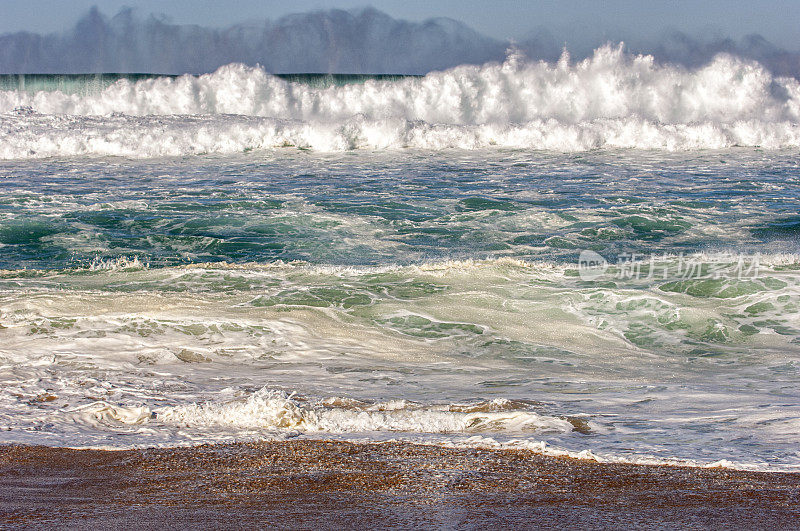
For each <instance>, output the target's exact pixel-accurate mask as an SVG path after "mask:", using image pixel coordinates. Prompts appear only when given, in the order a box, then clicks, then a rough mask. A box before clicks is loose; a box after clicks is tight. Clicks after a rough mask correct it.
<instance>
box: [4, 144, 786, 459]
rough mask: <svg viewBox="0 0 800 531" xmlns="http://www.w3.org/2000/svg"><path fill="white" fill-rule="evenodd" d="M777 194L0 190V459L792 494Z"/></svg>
mask: <svg viewBox="0 0 800 531" xmlns="http://www.w3.org/2000/svg"><path fill="white" fill-rule="evenodd" d="M798 185H800V168H798V162H797V158H796V156H795V155H794V154H793V153H782V152H773V153H770V154H769V155H768V156H767V155H765V154H763V153H761V152H758V151H754V150H728V151H720V152H699V153H693V154H685V153H684V154H679V155H669V154H665V153H650V152H636V153H633V152H595V153H582V154H552V153H549V154H547V153H537V152H521V151H502V150H495V151H470V152H465V151H446V152H437V153H431V152H413V151H406V152H402V153H390V152H389V153H387V152H383V153H369V152H346V153H341V154H315V153H307V152H301V151H291V152H289V151H287V152H282V153H275V154H269V155H265V154H256V153H248V154H240V155H236V156H230V157H216V156H205V157H192V158H169V159H149V160H143V161H131V160H122V159H89V160H87V159H70V158H66V159H49V160H44V161H35V162H34V161H13V162H0V268H2V272H0V337H2V342H0V376H1V377H2V379H3V382H4V391H3V393H2V395H0V427H3V428H4V429H3V431H0V433H2V434H3V435H2V438H3V440H5V441H19V442H42V443H46V444H70V445H88V446H97V445H101V446H112V447H124V446H129V445H151V444H167V445H168V444H183V443H186V442H189V441H194V442H196V441H219V440H232V439H242V438H253V437H256V438H258V437H285V436H296V435H298V434H299V435H301V436H325V437H329V436H333V437H355V438H364V437H366V438H373V439H378V440H382V439H386V438H397V437H400V438H411V439H414V440H420V439H421V440H426V441H434V442H435V441H450V442H453V441H460V442H465V443H469V444H477V443H478V442H480V441H483V442H484V443H487V441H489V442H491V444H515V445H518V446H519V445H523V446H524V445H527V447H536V448H540V449H541V446H536V445H540V441H543V440H544V441H547V443H548V444H549V445H551V446H553V447H557V448H562V449H565V450H568V451H571V452H580V451H583V450H590V451H591V452H594V453H595V454H597V455H600V456H605V458H608V459H611V458H615V459H616V458H624V459H629V460H634V461H637V460H638V461H642V460H648V459H649V460H655V461H657V462H663V461H669V460H671V459H678V460H683V461H681V462H690V463H695V464H706V463H710V462H714V461H718V460H721V459H726V460H729V461H730V462H732V463H733V464H735V465H736V466H741V467H745V468H755V469H763V470H793V469H795V468H796V467H797V466H798V463H799V461H798V455H797V451H796V448H797V446H796V441H797V437H798V434H800V394H799V393H798V392H797V389H798V384H800V357H798V356H800V261H798V258H797V256H798V254H797V253H798V231H797V205H798V204H800V186H798ZM585 251H592V252H594V253H598V255H600V256H601V257H603V258H605V259H606V260H607V262H608V266H607V268H606V269H604V270H603V271H602V274H600V275H599V276H597V277H592V278H589V277H586V270H585V269H583V268H582V266H581V263H580V262H579V259H580V257H581V256H583V255H581V253H582V252H585ZM631 259H633V261H631ZM292 393H296V394H292ZM49 396H52V397H53V398H52V399H50V398H47V399H44V398H41V397H49ZM37 397H38V398H37ZM476 438H477V439H476Z"/></svg>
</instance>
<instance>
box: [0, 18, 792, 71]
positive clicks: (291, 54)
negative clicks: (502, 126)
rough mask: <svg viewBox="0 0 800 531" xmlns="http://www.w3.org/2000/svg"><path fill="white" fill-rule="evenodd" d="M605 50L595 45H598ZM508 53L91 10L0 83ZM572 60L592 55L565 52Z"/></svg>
mask: <svg viewBox="0 0 800 531" xmlns="http://www.w3.org/2000/svg"><path fill="white" fill-rule="evenodd" d="M563 44H564V43H563V41H562V42H559V40H558V39H557V37H555V36H553V35H551V34H550V33H549V32H547V31H546V30H543V31H540V32H539V33H537V34H535V35H533V36H532V37H530V38H528V39H524V40H522V41H520V42H517V43H515V46H516V47H517V48H519V49H520V50H521V51H523V52H524V53H526V54H527V55H528V56H529V57H530V58H533V59H545V60H555V59H557V58H558V56H559V55H560V53H561V49H562V47H563ZM600 44H603V43H599V42H598V43H596V45H600ZM509 45H510V43H509V42H505V41H500V40H497V39H493V38H490V37H487V36H485V35H482V34H480V33H478V32H477V31H475V30H473V29H472V28H470V27H468V26H466V25H465V24H463V23H461V22H458V21H456V20H452V19H447V18H436V19H429V20H426V21H423V22H410V21H406V20H397V19H394V18H392V17H391V16H389V15H387V14H385V13H383V12H381V11H378V10H377V9H374V8H364V9H359V10H351V11H344V10H338V9H333V10H328V11H313V12H309V13H299V14H294V15H287V16H285V17H282V18H280V19H278V20H275V21H271V20H266V21H263V22H250V23H242V24H236V25H233V26H229V27H226V28H207V27H202V26H196V25H176V24H172V23H170V22H169V21H168V20H166V19H164V18H161V17H158V16H154V15H150V16H148V17H144V18H142V17H139V16H137V14H136V12H135V11H134V10H132V9H130V8H125V9H122V10H121V11H119V12H118V13H117V14H116V15H114V16H113V17H110V18H109V17H107V16H105V15H104V14H103V13H101V12H100V10H99V9H98V8H97V7H94V8H92V9H91V10H90V11H89V12H88V13H86V15H84V16H83V17H82V18H81V19H80V20H79V21H78V23H77V24H76V25H75V27H74V28H73V29H72V30H70V31H67V32H65V33H62V34H48V35H39V34H35V33H29V32H19V33H9V34H5V35H0V73H42V74H50V73H54V74H59V73H93V72H120V73H123V72H138V73H162V74H183V73H192V74H199V73H206V72H212V71H214V70H216V69H217V68H219V67H220V66H222V65H225V64H229V63H237V62H238V63H245V64H249V65H255V64H260V65H261V66H263V67H264V68H265V69H266V70H267V71H269V72H274V73H299V72H304V73H305V72H318V73H352V74H382V73H389V74H424V73H427V72H430V71H432V70H441V69H446V68H450V67H453V66H456V65H459V64H482V63H485V62H488V61H497V60H502V59H503V58H504V56H505V51H506V49H507V48H508V47H509ZM629 49H630V51H632V52H642V53H651V54H653V55H654V56H655V57H656V58H657V59H659V60H662V61H669V62H673V63H678V64H683V65H686V66H698V65H700V64H703V63H705V62H707V61H709V60H710V59H711V58H712V57H713V56H714V55H716V54H717V53H720V52H726V53H731V54H734V55H739V56H742V57H745V58H751V59H755V60H758V61H759V62H761V63H762V64H764V65H765V66H767V67H768V68H770V69H771V70H772V71H773V72H774V73H776V74H778V75H791V76H797V75H798V73H800V54H799V53H796V52H789V51H786V50H783V49H780V48H778V47H776V46H774V45H773V44H771V43H769V42H768V41H767V40H766V39H764V38H763V37H761V36H759V35H752V36H749V37H746V38H745V39H742V40H741V41H734V40H732V39H725V38H718V39H713V40H702V39H696V38H692V37H690V36H688V35H685V34H683V33H678V32H674V33H670V34H668V35H666V36H665V37H663V38H661V39H660V40H658V41H656V42H642V43H634V44H630V43H629ZM571 52H572V55H573V57H574V58H576V59H580V58H583V57H586V56H588V55H590V54H591V48H587V47H586V46H584V47H583V48H579V49H577V50H576V49H574V48H573V49H571Z"/></svg>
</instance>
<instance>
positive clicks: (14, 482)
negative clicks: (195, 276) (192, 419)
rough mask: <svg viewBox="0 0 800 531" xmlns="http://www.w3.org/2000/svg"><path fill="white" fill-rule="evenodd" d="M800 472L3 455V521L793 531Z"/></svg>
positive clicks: (567, 462)
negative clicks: (776, 530) (789, 530)
mask: <svg viewBox="0 0 800 531" xmlns="http://www.w3.org/2000/svg"><path fill="white" fill-rule="evenodd" d="M798 502H800V474H787V473H759V472H742V471H734V470H728V469H699V468H689V467H672V466H642V465H619V464H602V463H597V462H593V461H585V460H579V459H570V458H554V457H547V456H542V455H538V454H534V453H532V452H528V451H519V450H487V449H452V448H443V447H438V446H421V445H414V444H408V443H383V444H353V443H346V442H330V441H307V440H298V441H288V442H263V443H242V444H231V445H206V446H198V447H193V448H167V449H143V450H125V451H103V450H72V449H65V448H48V447H41V446H12V445H9V446H2V447H0V524H2V526H12V527H31V526H34V527H35V526H42V527H44V526H46V527H62V528H77V527H86V526H91V527H99V526H103V527H112V528H115V527H118V528H121V527H129V526H137V527H140V528H141V527H146V528H164V527H167V528H185V527H199V526H203V527H214V528H241V527H250V526H264V527H266V526H270V527H273V526H274V527H281V528H319V527H324V528H332V527H350V528H353V527H355V528H364V527H376V526H380V527H398V528H405V527H421V526H424V527H437V528H459V529H460V528H480V527H485V526H488V525H491V526H493V527H500V528H512V527H513V528H519V527H541V526H578V525H580V526H582V527H592V528H603V527H619V526H623V527H633V526H636V527H652V528H655V527H663V526H670V527H672V526H681V527H707V526H713V527H734V526H737V527H744V526H746V527H751V528H768V527H771V528H775V527H782V528H787V527H791V526H793V525H796V523H797V522H798V521H800V520H798V519H800V503H798Z"/></svg>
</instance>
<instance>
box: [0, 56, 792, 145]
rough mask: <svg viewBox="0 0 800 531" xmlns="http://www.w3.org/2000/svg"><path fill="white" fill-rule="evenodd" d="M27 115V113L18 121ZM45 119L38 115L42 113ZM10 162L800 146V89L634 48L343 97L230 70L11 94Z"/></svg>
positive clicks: (351, 90) (750, 68) (725, 65)
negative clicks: (254, 152) (663, 60)
mask: <svg viewBox="0 0 800 531" xmlns="http://www.w3.org/2000/svg"><path fill="white" fill-rule="evenodd" d="M15 109H26V112H24V113H21V112H15ZM31 111H35V112H31ZM0 113H4V115H3V117H2V125H3V129H4V133H5V134H4V135H3V138H2V140H0V157H2V158H30V157H42V156H58V155H123V156H143V157H151V156H164V155H186V154H196V153H231V152H241V151H247V150H251V149H271V148H276V147H284V146H296V147H300V148H310V149H315V150H319V151H340V150H349V149H358V148H368V149H398V148H421V149H443V148H460V149H478V148H487V147H492V146H499V147H506V148H523V149H547V150H557V151H573V150H586V149H596V148H603V147H613V148H640V149H671V150H686V149H720V148H726V147H731V146H760V147H764V148H767V149H781V148H794V147H798V146H800V123H799V122H800V83H799V82H798V81H797V80H796V79H793V78H782V77H774V76H773V75H772V74H770V73H769V71H767V70H766V69H765V68H763V67H762V66H761V65H759V64H758V63H756V62H753V61H747V60H743V59H740V58H737V57H734V56H731V55H724V54H723V55H718V56H717V57H716V58H715V59H714V60H713V61H712V62H711V63H709V64H708V65H706V66H704V67H702V68H700V69H696V70H688V69H685V68H683V67H678V66H669V65H659V64H657V63H656V62H655V61H654V59H653V57H651V56H644V55H631V54H627V53H625V52H624V50H623V47H622V45H619V46H611V45H607V46H604V47H601V48H598V49H597V50H596V51H595V52H594V55H593V56H592V57H590V58H587V59H585V60H583V61H579V62H571V61H570V59H569V57H568V55H566V54H565V55H564V56H563V57H562V58H561V60H560V61H558V62H557V63H546V62H530V61H525V60H524V59H523V58H522V57H520V56H519V55H518V54H517V53H511V54H509V56H508V58H507V59H506V61H505V62H503V63H488V64H485V65H482V66H467V65H465V66H460V67H456V68H453V69H451V70H447V71H443V72H434V73H430V74H428V75H426V76H424V77H421V78H404V79H401V80H395V81H386V80H368V81H366V82H364V83H354V84H349V85H344V86H330V87H312V86H308V85H303V84H299V83H290V82H287V81H284V80H282V79H280V78H277V77H275V76H271V75H269V74H268V73H266V72H265V71H264V70H263V69H260V68H253V67H247V66H244V65H241V64H231V65H227V66H224V67H222V68H220V69H219V70H217V71H216V72H215V73H213V74H206V75H202V76H199V77H192V76H182V77H178V78H166V77H164V78H154V79H143V80H140V81H136V82H131V81H128V80H124V79H123V80H120V81H118V82H117V83H115V84H113V85H112V86H110V87H108V88H106V89H104V90H102V91H100V92H97V93H95V94H86V95H80V94H65V93H62V92H58V91H55V92H44V91H42V92H38V93H35V94H30V93H26V92H23V91H4V92H0Z"/></svg>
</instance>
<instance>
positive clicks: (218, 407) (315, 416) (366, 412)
mask: <svg viewBox="0 0 800 531" xmlns="http://www.w3.org/2000/svg"><path fill="white" fill-rule="evenodd" d="M526 406H527V404H525V403H518V402H514V401H511V400H506V399H495V400H492V401H488V402H481V403H477V404H472V405H456V404H453V405H441V406H422V405H419V404H414V403H412V402H408V401H406V400H398V401H393V402H383V403H367V402H362V401H359V400H353V399H346V398H329V399H326V400H322V401H319V402H318V403H311V402H307V401H305V400H302V399H297V398H296V397H295V396H294V395H289V394H287V393H285V392H282V391H275V390H271V389H267V388H263V389H261V390H259V391H257V392H255V393H253V394H252V395H250V396H249V397H248V398H247V399H246V400H240V401H233V402H229V403H204V404H190V405H185V406H176V407H165V408H161V409H158V410H154V411H151V410H150V409H149V408H147V407H135V408H126V407H120V406H113V405H110V404H107V403H105V402H97V403H95V404H92V405H90V406H88V407H85V408H82V409H80V410H79V411H77V412H76V413H77V417H78V418H82V419H83V420H84V421H86V422H91V423H96V422H100V423H122V424H129V425H140V424H144V423H149V422H158V423H162V424H165V425H175V424H177V425H180V426H184V427H206V428H209V427H210V428H218V429H234V430H265V431H267V432H269V431H274V430H278V431H285V430H296V431H300V432H307V433H338V434H343V433H366V432H417V433H420V432H421V433H481V432H512V433H526V432H545V433H547V432H551V433H552V432H555V433H569V432H571V431H573V430H576V429H577V430H578V431H588V430H590V428H589V425H588V424H587V423H586V421H581V420H579V419H565V418H558V417H550V416H545V415H539V414H537V413H534V412H533V411H529V410H526V409H524V408H525V407H526Z"/></svg>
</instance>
